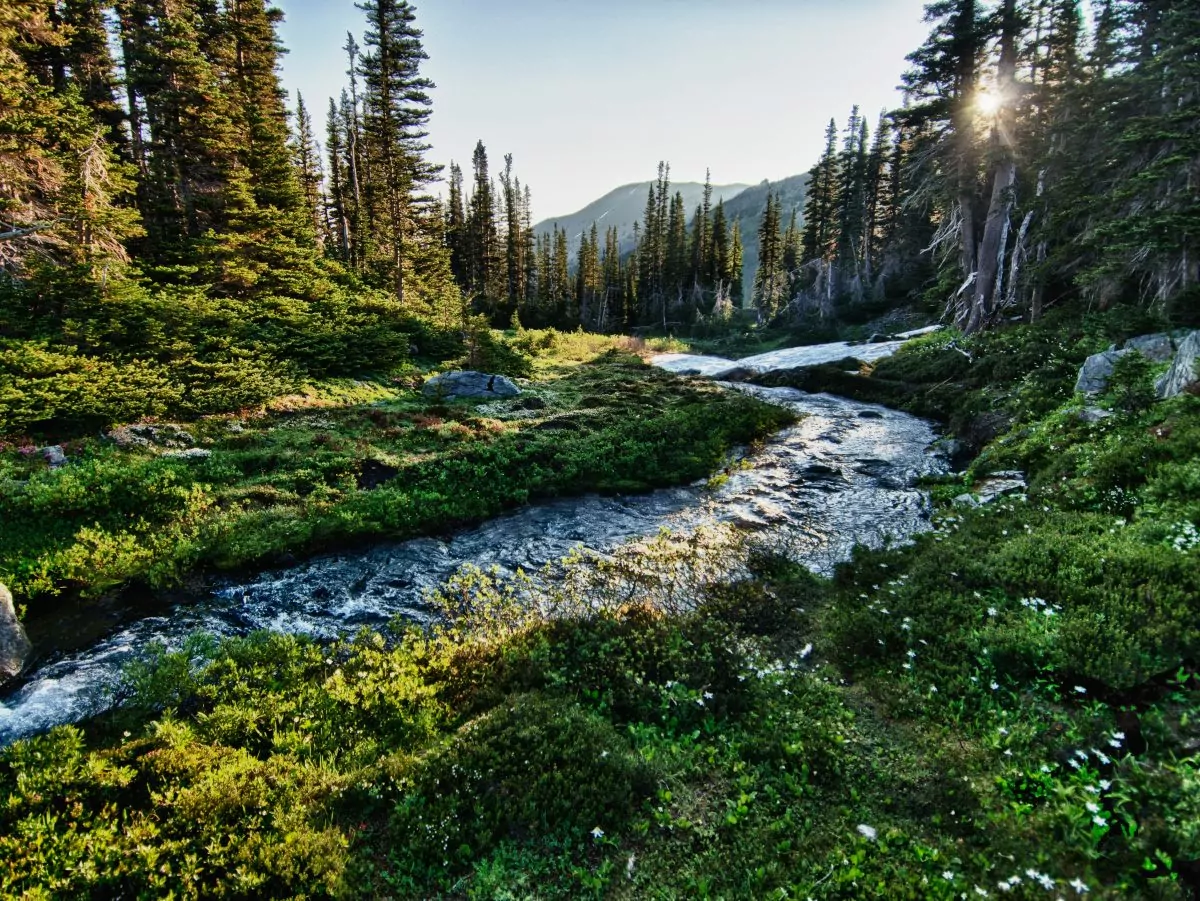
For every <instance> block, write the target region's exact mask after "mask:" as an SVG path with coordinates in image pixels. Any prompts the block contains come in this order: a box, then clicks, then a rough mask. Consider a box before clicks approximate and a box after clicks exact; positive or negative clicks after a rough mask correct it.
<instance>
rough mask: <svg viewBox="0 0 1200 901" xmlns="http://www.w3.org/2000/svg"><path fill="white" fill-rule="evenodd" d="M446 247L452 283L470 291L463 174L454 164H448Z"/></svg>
mask: <svg viewBox="0 0 1200 901" xmlns="http://www.w3.org/2000/svg"><path fill="white" fill-rule="evenodd" d="M446 246H447V247H449V248H450V269H451V271H452V272H453V273H454V281H455V282H456V283H457V284H458V286H459V288H460V289H462V290H463V291H470V285H471V282H470V279H471V259H470V236H469V234H468V230H467V213H466V207H465V206H464V205H463V173H462V168H461V167H460V166H459V165H458V164H457V163H455V162H453V161H451V163H450V197H449V200H448V202H447V206H446Z"/></svg>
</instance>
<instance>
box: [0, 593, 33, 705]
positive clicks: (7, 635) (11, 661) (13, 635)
mask: <svg viewBox="0 0 1200 901" xmlns="http://www.w3.org/2000/svg"><path fill="white" fill-rule="evenodd" d="M32 649H33V646H32V645H30V643H29V638H28V637H27V636H26V635H25V628H24V627H23V626H22V625H21V621H20V620H19V619H17V610H16V607H14V606H13V597H12V594H11V593H10V592H9V590H8V589H7V588H6V587H5V586H3V585H0V685H3V684H4V683H5V682H7V681H9V680H10V679H12V678H13V677H14V676H18V675H20V673H21V670H23V669H24V668H25V661H26V660H27V659H29V652H30V651H31V650H32Z"/></svg>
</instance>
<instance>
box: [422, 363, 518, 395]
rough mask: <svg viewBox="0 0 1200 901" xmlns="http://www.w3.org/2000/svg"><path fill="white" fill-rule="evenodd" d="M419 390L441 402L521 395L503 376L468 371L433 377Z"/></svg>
mask: <svg viewBox="0 0 1200 901" xmlns="http://www.w3.org/2000/svg"><path fill="white" fill-rule="evenodd" d="M421 390H422V392H423V393H424V395H425V396H426V397H431V398H441V399H443V400H459V399H460V398H464V397H482V398H487V399H489V400H495V399H496V398H498V397H516V396H517V395H518V394H520V393H521V389H520V388H518V387H517V386H516V385H515V384H513V382H512V381H511V380H510V379H508V378H506V377H505V376H502V375H489V374H488V373H486V372H473V371H470V370H467V371H464V372H447V373H444V374H442V375H438V376H434V377H433V378H431V379H430V380H429V381H427V382H426V383H425V386H424V387H423V388H422V389H421Z"/></svg>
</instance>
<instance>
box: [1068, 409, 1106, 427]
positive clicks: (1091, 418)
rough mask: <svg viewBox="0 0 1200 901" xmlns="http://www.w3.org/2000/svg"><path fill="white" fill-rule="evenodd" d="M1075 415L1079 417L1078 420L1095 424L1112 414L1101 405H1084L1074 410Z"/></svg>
mask: <svg viewBox="0 0 1200 901" xmlns="http://www.w3.org/2000/svg"><path fill="white" fill-rule="evenodd" d="M1075 415H1076V416H1077V417H1078V418H1079V421H1080V422H1085V423H1087V424H1088V425H1095V424H1096V423H1097V422H1103V421H1104V420H1105V419H1108V418H1109V417H1110V416H1112V413H1110V412H1109V411H1108V410H1105V409H1102V408H1101V407H1084V408H1082V409H1081V410H1078V411H1076V413H1075Z"/></svg>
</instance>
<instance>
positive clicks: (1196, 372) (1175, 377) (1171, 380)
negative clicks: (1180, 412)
mask: <svg viewBox="0 0 1200 901" xmlns="http://www.w3.org/2000/svg"><path fill="white" fill-rule="evenodd" d="M1197 357H1200V331H1196V332H1192V333H1191V334H1190V335H1188V336H1187V337H1186V338H1184V339H1183V340H1182V341H1180V342H1179V350H1178V351H1177V352H1176V353H1175V360H1174V361H1173V362H1172V363H1171V368H1170V369H1168V370H1167V371H1166V373H1165V374H1164V375H1163V377H1162V378H1160V379H1159V380H1158V382H1156V383H1155V386H1154V387H1155V388H1156V389H1157V391H1158V396H1159V397H1161V398H1163V399H1164V400H1165V399H1166V398H1169V397H1176V396H1177V395H1180V394H1183V393H1184V392H1185V391H1196V390H1198V389H1200V368H1197V365H1196V362H1197Z"/></svg>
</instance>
